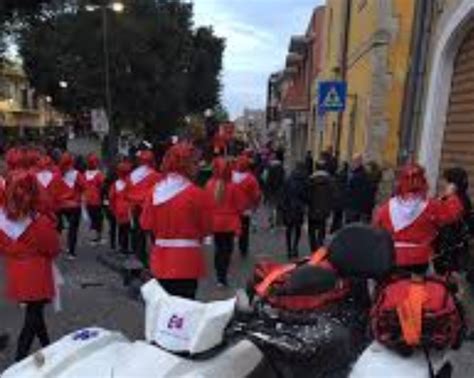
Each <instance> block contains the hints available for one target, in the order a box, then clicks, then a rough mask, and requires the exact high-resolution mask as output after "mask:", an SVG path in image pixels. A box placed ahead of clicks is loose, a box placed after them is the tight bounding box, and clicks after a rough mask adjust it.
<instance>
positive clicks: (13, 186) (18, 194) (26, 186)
mask: <svg viewBox="0 0 474 378" xmlns="http://www.w3.org/2000/svg"><path fill="white" fill-rule="evenodd" d="M38 200H39V188H38V182H37V180H36V178H35V176H34V175H33V174H32V173H31V172H28V171H23V170H17V171H16V172H13V173H12V174H10V175H9V177H8V179H7V183H6V201H5V210H6V213H7V216H8V218H10V219H14V220H16V219H21V218H24V217H27V216H29V215H31V214H32V213H33V212H34V211H35V210H36V209H37V208H38Z"/></svg>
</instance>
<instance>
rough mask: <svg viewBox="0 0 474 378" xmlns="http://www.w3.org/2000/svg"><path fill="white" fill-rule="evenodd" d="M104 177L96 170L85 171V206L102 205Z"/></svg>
mask: <svg viewBox="0 0 474 378" xmlns="http://www.w3.org/2000/svg"><path fill="white" fill-rule="evenodd" d="M104 181H105V176H104V174H103V173H102V172H100V171H98V170H92V171H90V170H89V171H86V173H85V174H84V184H85V187H84V199H85V201H86V205H87V206H100V205H101V204H102V187H103V185H104Z"/></svg>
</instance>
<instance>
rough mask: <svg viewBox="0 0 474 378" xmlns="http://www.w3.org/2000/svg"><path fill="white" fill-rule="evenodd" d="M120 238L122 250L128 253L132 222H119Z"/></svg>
mask: <svg viewBox="0 0 474 378" xmlns="http://www.w3.org/2000/svg"><path fill="white" fill-rule="evenodd" d="M118 239H119V246H120V252H122V253H128V252H129V251H130V223H122V224H119V226H118Z"/></svg>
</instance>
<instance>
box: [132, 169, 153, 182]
mask: <svg viewBox="0 0 474 378" xmlns="http://www.w3.org/2000/svg"><path fill="white" fill-rule="evenodd" d="M150 173H151V168H150V167H147V166H146V165H141V166H140V167H138V168H136V169H135V170H134V171H133V172H132V173H130V181H131V182H132V184H133V185H136V184H138V183H139V182H141V181H143V180H144V179H146V178H147V177H148V175H149V174H150Z"/></svg>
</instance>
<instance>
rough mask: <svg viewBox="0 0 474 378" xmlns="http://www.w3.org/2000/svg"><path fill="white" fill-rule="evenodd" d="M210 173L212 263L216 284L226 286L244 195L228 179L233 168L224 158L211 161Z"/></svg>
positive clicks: (208, 187) (243, 204) (239, 229)
mask: <svg viewBox="0 0 474 378" xmlns="http://www.w3.org/2000/svg"><path fill="white" fill-rule="evenodd" d="M212 165H213V176H212V178H211V179H210V180H209V181H208V183H207V184H206V192H207V193H208V195H209V197H210V198H212V205H213V206H212V232H213V234H214V246H215V253H214V266H215V269H216V275H217V282H218V285H219V286H227V284H228V283H227V271H228V270H229V264H230V260H231V257H232V252H233V249H234V238H235V236H236V235H240V232H241V223H240V217H241V215H242V210H243V209H244V207H245V197H244V196H243V195H242V192H241V190H240V188H239V187H238V186H237V184H234V183H233V182H232V180H231V178H232V170H231V166H230V164H229V162H228V161H227V160H226V159H224V158H216V159H215V160H214V162H213V164H212Z"/></svg>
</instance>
